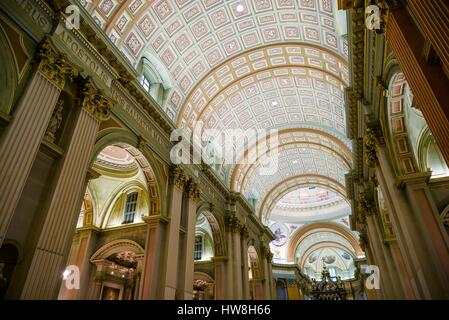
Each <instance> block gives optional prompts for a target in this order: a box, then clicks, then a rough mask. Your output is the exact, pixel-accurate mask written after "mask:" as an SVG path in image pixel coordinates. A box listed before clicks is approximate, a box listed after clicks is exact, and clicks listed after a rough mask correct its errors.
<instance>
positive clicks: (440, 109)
mask: <svg viewBox="0 0 449 320" xmlns="http://www.w3.org/2000/svg"><path fill="white" fill-rule="evenodd" d="M437 3H439V4H437ZM442 3H443V1H422V0H413V1H409V4H408V6H409V8H410V9H411V12H412V13H413V14H414V15H415V19H417V20H415V19H414V18H412V17H411V15H410V14H409V12H410V11H409V10H407V8H399V9H396V10H392V11H391V14H390V16H389V19H388V26H387V29H386V38H387V42H388V46H389V47H390V48H391V49H392V51H393V53H394V55H395V57H396V58H397V60H398V62H399V64H400V66H401V71H403V72H404V75H405V78H406V79H407V82H408V84H409V85H410V88H411V89H412V92H413V96H414V99H415V101H416V105H418V106H419V108H420V110H421V111H422V113H423V115H424V118H425V119H426V122H427V124H428V125H429V128H430V130H431V131H432V134H433V136H434V137H435V141H436V143H437V145H438V147H439V149H440V151H441V154H442V155H443V158H444V159H445V160H446V163H449V139H447V133H448V132H449V108H448V105H449V91H448V90H447V88H448V87H449V79H448V77H447V75H446V74H445V73H444V71H443V69H442V68H441V67H439V66H437V65H431V64H429V63H428V62H427V61H426V59H424V58H423V51H424V50H423V49H424V47H425V45H426V43H425V41H426V39H424V37H423V36H422V35H421V30H423V31H424V32H425V33H426V36H427V37H429V38H430V41H431V43H432V45H434V46H435V49H436V50H437V52H438V53H439V54H441V56H440V58H441V59H442V61H443V63H444V64H445V65H446V67H447V63H449V62H448V61H449V60H448V59H449V53H448V51H447V49H446V50H443V48H444V46H447V40H446V39H447V25H448V21H447V16H448V13H447V4H445V5H443V4H442ZM443 8H445V10H446V11H444V10H443V11H440V10H442V9H443ZM445 19H446V20H445ZM415 21H417V22H418V23H419V26H417V25H416V24H415Z"/></svg>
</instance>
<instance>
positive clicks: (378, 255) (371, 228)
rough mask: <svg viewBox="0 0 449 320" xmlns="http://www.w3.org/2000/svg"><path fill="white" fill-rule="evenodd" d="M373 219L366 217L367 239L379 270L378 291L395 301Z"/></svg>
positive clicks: (371, 216)
mask: <svg viewBox="0 0 449 320" xmlns="http://www.w3.org/2000/svg"><path fill="white" fill-rule="evenodd" d="M375 219H376V217H375V216H374V215H373V214H369V215H368V216H367V217H366V222H367V229H368V230H367V231H368V238H369V239H370V244H371V247H372V249H373V253H374V255H375V263H376V264H377V265H378V267H379V270H380V283H381V288H380V290H381V291H382V292H383V295H384V297H385V299H388V300H391V299H397V297H396V295H395V289H394V284H393V281H394V280H393V278H392V274H391V270H390V269H389V268H388V266H387V261H386V258H385V255H384V252H383V250H382V241H383V239H382V235H381V234H379V233H378V230H377V228H376V226H375V224H376V222H375Z"/></svg>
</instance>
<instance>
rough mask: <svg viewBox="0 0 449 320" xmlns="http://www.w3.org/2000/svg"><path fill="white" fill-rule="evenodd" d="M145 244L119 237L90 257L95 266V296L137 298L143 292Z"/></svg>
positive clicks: (93, 289)
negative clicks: (142, 270)
mask: <svg viewBox="0 0 449 320" xmlns="http://www.w3.org/2000/svg"><path fill="white" fill-rule="evenodd" d="M143 255H144V250H143V248H142V247H141V246H140V245H139V244H137V243H136V242H134V241H131V240H116V241H113V242H111V243H109V244H106V245H104V246H103V247H101V248H100V249H99V250H97V251H96V252H95V253H94V254H93V256H92V257H91V258H90V261H91V263H92V264H93V265H94V266H95V268H94V270H93V272H94V273H95V284H94V285H93V287H92V291H93V294H92V298H93V299H99V300H133V299H136V298H137V297H138V295H139V280H140V274H139V272H140V269H141V268H142V259H143Z"/></svg>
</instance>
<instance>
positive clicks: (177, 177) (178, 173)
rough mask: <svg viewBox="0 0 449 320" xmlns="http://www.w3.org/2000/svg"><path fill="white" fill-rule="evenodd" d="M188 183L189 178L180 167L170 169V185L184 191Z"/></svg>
mask: <svg viewBox="0 0 449 320" xmlns="http://www.w3.org/2000/svg"><path fill="white" fill-rule="evenodd" d="M186 182H187V176H186V175H185V174H184V171H183V170H182V169H181V168H180V167H178V166H173V167H172V168H170V183H171V184H173V185H175V186H177V187H178V188H179V189H181V190H184V186H185V184H186Z"/></svg>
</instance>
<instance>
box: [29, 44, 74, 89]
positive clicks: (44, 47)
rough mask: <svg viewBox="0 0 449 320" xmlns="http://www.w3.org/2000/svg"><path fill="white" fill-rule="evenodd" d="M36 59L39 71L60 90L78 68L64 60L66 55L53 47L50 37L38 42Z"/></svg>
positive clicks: (71, 79) (71, 78)
mask: <svg viewBox="0 0 449 320" xmlns="http://www.w3.org/2000/svg"><path fill="white" fill-rule="evenodd" d="M36 60H37V61H38V62H39V65H38V69H39V71H40V72H41V73H42V74H43V75H44V76H45V77H47V78H48V79H49V80H50V81H52V82H53V83H54V84H55V85H56V86H57V87H58V88H60V89H61V90H62V89H63V88H64V85H65V82H66V81H67V80H69V81H73V79H74V78H75V77H77V76H78V70H77V69H75V68H74V67H72V66H70V65H69V64H68V63H67V62H66V56H65V55H64V54H59V53H58V52H56V50H55V49H53V47H52V45H51V42H50V39H49V38H45V39H44V40H43V41H42V43H41V44H40V46H39V48H38V50H37V53H36Z"/></svg>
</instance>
